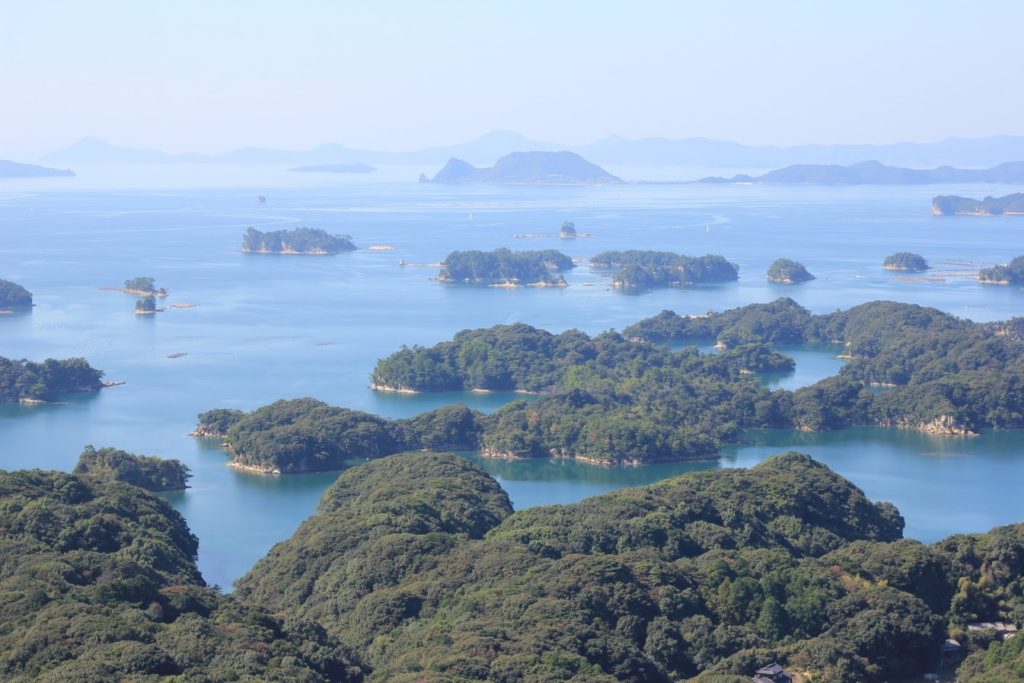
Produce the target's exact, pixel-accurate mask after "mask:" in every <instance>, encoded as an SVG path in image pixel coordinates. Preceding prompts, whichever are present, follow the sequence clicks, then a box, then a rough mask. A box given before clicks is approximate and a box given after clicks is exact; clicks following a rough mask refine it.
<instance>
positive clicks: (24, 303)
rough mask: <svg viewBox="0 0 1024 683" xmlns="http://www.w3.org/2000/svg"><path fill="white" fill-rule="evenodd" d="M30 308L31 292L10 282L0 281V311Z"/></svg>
mask: <svg viewBox="0 0 1024 683" xmlns="http://www.w3.org/2000/svg"><path fill="white" fill-rule="evenodd" d="M29 308H32V292H30V291H28V290H27V289H25V288H24V287H22V286H21V285H19V284H17V283H15V282H11V281H10V280H3V279H0V311H20V310H26V309H29Z"/></svg>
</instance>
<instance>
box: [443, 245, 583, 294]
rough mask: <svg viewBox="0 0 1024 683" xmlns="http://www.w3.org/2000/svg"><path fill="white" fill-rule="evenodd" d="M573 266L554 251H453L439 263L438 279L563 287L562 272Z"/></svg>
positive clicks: (452, 282) (515, 285) (455, 281)
mask: <svg viewBox="0 0 1024 683" xmlns="http://www.w3.org/2000/svg"><path fill="white" fill-rule="evenodd" d="M575 267H576V266H575V264H573V262H572V259H571V258H569V257H568V256H566V255H565V254H563V253H562V252H560V251H557V250H555V249H544V250H540V251H511V250H510V249H504V248H502V249H495V250H494V251H479V250H471V251H453V252H451V253H450V254H448V256H446V257H445V259H444V261H443V262H442V263H441V272H440V273H438V276H437V279H438V280H440V281H441V282H445V283H448V284H457V285H488V286H491V287H523V286H535V287H543V286H557V287H564V286H565V285H566V282H565V278H564V277H563V276H562V275H561V273H562V272H563V271H566V270H570V269H571V268H575Z"/></svg>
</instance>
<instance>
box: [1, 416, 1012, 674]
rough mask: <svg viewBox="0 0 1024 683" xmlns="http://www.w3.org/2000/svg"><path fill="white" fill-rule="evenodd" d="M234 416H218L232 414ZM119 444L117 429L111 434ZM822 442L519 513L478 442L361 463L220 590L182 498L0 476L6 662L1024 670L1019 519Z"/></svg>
mask: <svg viewBox="0 0 1024 683" xmlns="http://www.w3.org/2000/svg"><path fill="white" fill-rule="evenodd" d="M224 417H225V416H224V415H221V418H224ZM112 450H113V449H103V450H102V451H94V453H103V451H112ZM902 530H903V519H902V517H901V516H900V514H899V512H898V511H897V510H896V509H895V508H894V507H893V506H892V505H890V504H888V503H873V502H871V501H869V500H868V499H867V498H866V497H865V496H864V494H863V492H861V491H860V490H859V489H857V488H856V487H855V486H853V485H852V484H851V483H850V482H848V481H846V480H845V479H843V478H842V477H840V476H838V475H837V474H835V473H834V472H832V471H831V470H829V469H828V468H826V467H825V466H823V465H821V464H818V463H816V462H814V461H813V460H811V459H810V458H809V457H808V456H805V455H800V454H796V453H790V454H786V455H782V456H777V457H774V458H770V459H769V460H767V461H766V462H764V463H762V464H761V465H758V466H756V467H753V468H750V469H721V470H707V471H702V472H697V473H693V474H687V475H682V476H678V477H674V478H671V479H668V480H665V481H663V482H659V483H657V484H654V485H651V486H647V487H643V488H638V489H626V490H621V491H617V492H614V493H610V494H606V495H602V496H596V497H593V498H589V499H587V500H584V501H582V502H580V503H576V504H573V505H561V506H560V505H555V506H547V507H538V508H530V509H527V510H523V511H520V512H513V511H512V509H511V505H510V504H509V500H508V497H507V495H506V494H505V493H504V492H503V491H502V490H501V488H500V486H499V485H498V483H497V482H496V481H495V480H494V479H493V478H491V477H490V476H488V475H487V474H486V473H484V472H483V471H482V470H480V469H479V468H478V467H477V466H475V465H473V464H471V463H470V462H469V461H467V460H465V459H462V458H459V457H456V456H453V455H444V454H438V453H430V452H418V453H408V454H401V455H396V456H392V457H388V458H383V459H381V460H377V461H374V462H370V463H366V464H363V465H360V466H358V467H354V468H351V469H349V470H347V471H346V472H344V473H343V474H342V475H341V476H340V477H339V478H338V480H337V481H336V482H335V483H334V484H333V485H332V486H331V487H330V488H329V489H328V490H327V491H326V492H325V493H324V496H323V498H322V499H321V501H320V504H319V506H318V509H317V513H316V514H315V515H314V516H313V517H311V518H310V519H308V520H307V521H306V522H304V523H303V524H302V525H301V526H300V527H299V529H298V530H297V531H296V532H295V534H294V535H293V536H292V538H290V539H288V540H287V541H284V542H282V543H279V544H278V545H277V546H275V547H274V548H273V549H272V551H271V552H270V553H269V554H268V555H267V557H265V558H264V559H262V560H261V561H260V562H258V563H257V564H256V566H255V567H253V569H252V570H251V571H250V572H249V573H248V574H247V575H246V576H245V577H243V578H242V579H241V580H239V582H238V584H237V586H236V588H237V591H236V593H235V594H233V595H231V596H224V595H222V594H220V593H219V592H218V591H217V590H216V589H210V588H208V587H206V586H205V585H204V584H203V581H202V578H201V577H200V575H199V572H198V570H197V568H196V566H195V556H196V551H197V541H196V539H195V537H194V536H193V535H192V534H191V533H190V531H189V529H188V527H187V525H186V524H185V522H184V520H183V519H182V518H181V516H180V515H179V514H178V513H177V512H175V511H174V510H173V509H172V508H171V507H170V506H169V505H168V504H167V503H166V502H165V501H163V500H162V499H160V498H159V497H157V496H154V495H152V494H150V493H147V492H146V491H144V490H142V489H141V488H138V487H136V486H132V485H130V484H127V483H123V482H121V481H114V480H113V478H112V477H110V476H107V475H105V474H100V473H97V472H96V471H95V470H91V471H89V472H86V473H83V474H80V475H79V474H63V473H56V472H41V471H37V470H36V471H21V472H12V473H7V472H3V471H0V624H3V627H2V628H0V677H2V678H4V680H14V681H22V680H23V681H28V680H49V681H64V680H76V681H107V680H133V681H134V680H138V681H155V680H182V681H184V680H188V681H209V682H211V683H212V682H213V681H228V680H267V681H282V682H284V681H310V682H312V681H359V680H366V679H368V680H371V681H389V682H390V681H395V682H397V683H411V682H412V681H462V682H465V683H469V682H474V681H499V682H514V681H515V682H518V681H522V682H524V683H525V681H569V680H572V681H607V682H608V683H611V682H612V681H625V682H637V683H640V682H647V681H666V682H667V681H679V680H682V679H691V678H693V677H698V678H697V680H700V681H707V682H713V681H714V682H723V681H728V682H730V683H733V682H736V683H738V682H739V681H743V680H748V679H747V678H746V677H748V676H749V674H750V673H751V672H752V671H753V670H754V669H755V668H757V667H759V666H761V665H763V664H765V663H767V662H769V661H781V662H782V663H784V664H785V665H786V666H787V667H789V668H790V669H791V670H793V671H800V672H805V673H807V674H809V675H810V676H811V680H813V681H814V682H815V683H881V682H882V681H891V680H896V679H903V678H907V679H910V678H919V677H920V676H921V674H923V673H925V672H928V671H933V670H934V666H935V664H936V659H937V652H938V645H939V644H940V643H941V642H942V640H943V639H944V638H945V637H947V636H952V637H955V638H957V639H959V640H960V642H962V643H963V644H964V647H965V648H966V650H967V652H968V657H967V659H966V661H965V663H964V665H963V666H962V667H961V670H960V672H959V674H958V675H959V679H960V680H962V681H965V682H967V683H990V682H995V681H1008V680H1016V679H1017V678H1019V676H1020V672H1021V665H1022V663H1024V654H1022V652H1024V648H1022V647H1021V646H1020V645H1019V642H1020V640H1021V639H1020V638H1016V639H1013V640H1009V641H1006V642H1005V643H1002V642H993V637H992V635H991V634H985V633H975V632H967V631H966V624H968V623H971V622H974V621H978V620H983V621H996V620H1000V621H1006V622H1010V623H1018V624H1019V623H1021V621H1022V620H1024V578H1022V577H1024V525H1018V526H1010V527H1003V528H999V529H994V530H993V531H991V532H989V533H987V534H972V535H960V536H953V537H950V538H947V539H945V540H943V541H940V542H939V543H936V544H934V545H930V546H929V545H923V544H921V543H918V542H915V541H909V540H902V539H901V536H902Z"/></svg>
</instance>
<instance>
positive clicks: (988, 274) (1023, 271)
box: [978, 256, 1024, 285]
mask: <svg viewBox="0 0 1024 683" xmlns="http://www.w3.org/2000/svg"><path fill="white" fill-rule="evenodd" d="M978 281H979V282H981V283H982V284H986V285H1024V256H1018V257H1016V258H1015V259H1013V260H1012V261H1010V262H1009V263H1007V264H1006V265H1000V266H992V267H991V268H982V269H981V270H980V271H978Z"/></svg>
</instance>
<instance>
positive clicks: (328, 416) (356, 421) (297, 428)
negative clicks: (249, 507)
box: [193, 398, 483, 473]
mask: <svg viewBox="0 0 1024 683" xmlns="http://www.w3.org/2000/svg"><path fill="white" fill-rule="evenodd" d="M482 420H483V416H482V415H481V414H479V413H477V412H474V411H472V410H470V409H469V408H466V407H465V406H445V407H443V408H438V409H437V410H432V411H430V412H427V413H423V414H421V415H417V416H416V417H413V418H410V419H407V420H388V419H385V418H382V417H378V416H376V415H371V414H369V413H363V412H359V411H357V410H348V409H347V408H335V407H334V406H329V405H327V404H326V403H323V402H322V401H317V400H316V399H312V398H300V399H294V400H290V401H284V400H282V401H276V402H274V403H271V404H270V405H267V406H263V407H262V408H259V409H257V410H254V411H252V412H251V413H239V412H237V411H226V410H223V409H218V410H211V411H208V412H206V413H203V414H201V415H200V416H199V422H198V424H197V425H196V429H195V431H194V432H193V434H196V435H198V436H207V437H221V438H223V439H224V443H225V444H226V446H227V448H228V449H229V451H230V452H231V454H232V461H231V462H232V463H233V464H235V465H240V466H243V467H247V468H252V469H254V470H257V471H261V472H274V473H291V472H312V471H321V470H339V469H342V468H343V467H345V465H346V463H348V461H351V460H355V459H367V458H379V457H382V456H385V455H392V454H394V453H398V452H400V451H404V450H414V449H420V448H431V449H445V450H471V449H475V448H477V447H478V445H479V442H480V433H481V430H482V428H483V422H482Z"/></svg>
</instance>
